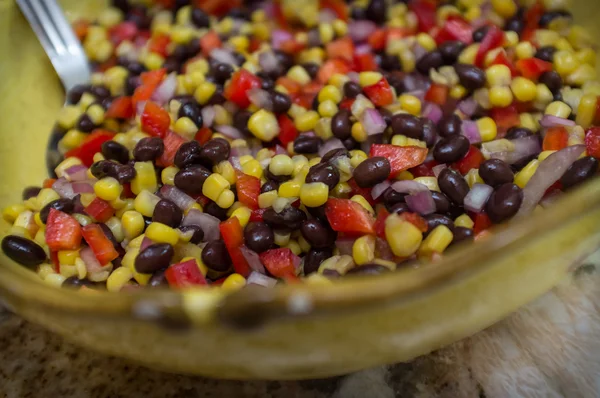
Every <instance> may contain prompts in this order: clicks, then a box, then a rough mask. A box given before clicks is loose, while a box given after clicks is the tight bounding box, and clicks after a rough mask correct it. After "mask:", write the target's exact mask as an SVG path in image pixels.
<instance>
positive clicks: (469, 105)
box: [458, 97, 478, 117]
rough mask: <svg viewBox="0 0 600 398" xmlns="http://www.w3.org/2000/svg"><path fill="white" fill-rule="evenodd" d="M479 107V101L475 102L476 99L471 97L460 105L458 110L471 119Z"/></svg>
mask: <svg viewBox="0 0 600 398" xmlns="http://www.w3.org/2000/svg"><path fill="white" fill-rule="evenodd" d="M477 107H478V104H477V101H475V98H473V97H469V98H467V99H465V100H463V101H460V102H459V103H458V109H459V110H460V111H461V112H462V113H464V114H465V116H468V117H471V116H473V115H474V114H475V112H476V111H477Z"/></svg>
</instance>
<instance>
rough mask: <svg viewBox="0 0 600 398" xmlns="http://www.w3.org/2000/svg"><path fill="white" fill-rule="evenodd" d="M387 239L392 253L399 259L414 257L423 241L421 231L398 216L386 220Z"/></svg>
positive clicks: (393, 215) (394, 215)
mask: <svg viewBox="0 0 600 398" xmlns="http://www.w3.org/2000/svg"><path fill="white" fill-rule="evenodd" d="M385 237H386V239H387V241H388V243H389V245H390V248H391V249H392V252H393V253H394V254H395V255H396V256H399V257H408V256H411V255H413V254H414V253H415V252H416V251H417V249H418V248H419V246H420V245H421V242H422V241H423V234H422V233H421V231H419V229H418V228H417V227H415V226H414V225H413V224H411V223H409V222H408V221H404V220H403V219H401V218H400V216H398V215H397V214H392V215H390V216H389V217H388V218H387V219H386V220H385Z"/></svg>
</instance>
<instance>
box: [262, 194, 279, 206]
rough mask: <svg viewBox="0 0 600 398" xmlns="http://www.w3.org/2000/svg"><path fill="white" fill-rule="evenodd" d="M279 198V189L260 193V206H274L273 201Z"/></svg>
mask: <svg viewBox="0 0 600 398" xmlns="http://www.w3.org/2000/svg"><path fill="white" fill-rule="evenodd" d="M277 198H278V196H277V191H269V192H265V193H261V194H260V195H258V207H260V208H261V209H266V208H268V207H271V206H273V202H275V200H276V199H277Z"/></svg>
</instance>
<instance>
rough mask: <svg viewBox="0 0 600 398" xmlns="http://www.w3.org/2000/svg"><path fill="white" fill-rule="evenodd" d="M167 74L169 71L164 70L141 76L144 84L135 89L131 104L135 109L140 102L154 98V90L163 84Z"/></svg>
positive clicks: (145, 73)
mask: <svg viewBox="0 0 600 398" xmlns="http://www.w3.org/2000/svg"><path fill="white" fill-rule="evenodd" d="M166 74H167V70H166V69H165V68H162V69H158V70H154V71H151V72H144V73H142V74H141V75H140V79H141V80H142V84H141V85H140V86H139V87H137V88H136V89H135V91H134V92H133V96H132V97H131V104H132V105H133V107H134V108H135V107H136V106H137V104H138V103H139V102H142V101H148V100H149V99H150V98H151V97H152V94H153V93H154V90H156V88H157V87H158V85H159V84H160V82H162V80H163V78H164V77H165V75H166Z"/></svg>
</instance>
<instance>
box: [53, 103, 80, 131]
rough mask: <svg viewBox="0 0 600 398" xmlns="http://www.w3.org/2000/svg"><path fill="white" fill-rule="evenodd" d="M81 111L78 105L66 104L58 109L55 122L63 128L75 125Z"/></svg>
mask: <svg viewBox="0 0 600 398" xmlns="http://www.w3.org/2000/svg"><path fill="white" fill-rule="evenodd" d="M82 113H83V112H82V110H81V109H80V108H79V107H78V106H76V105H66V106H65V107H63V108H62V109H61V110H60V112H59V114H58V118H57V120H56V122H57V124H58V125H59V126H60V127H62V128H63V129H65V130H68V129H71V128H73V126H75V123H77V120H78V119H79V117H80V116H81V114H82Z"/></svg>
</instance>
